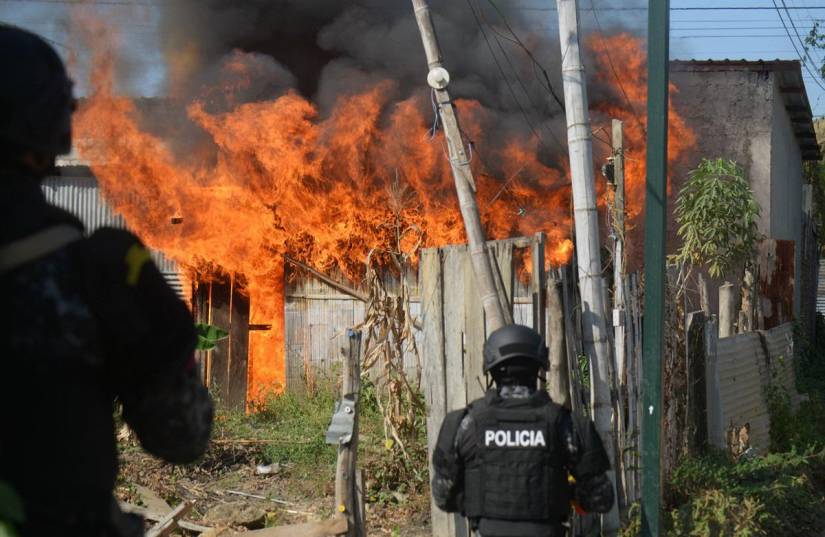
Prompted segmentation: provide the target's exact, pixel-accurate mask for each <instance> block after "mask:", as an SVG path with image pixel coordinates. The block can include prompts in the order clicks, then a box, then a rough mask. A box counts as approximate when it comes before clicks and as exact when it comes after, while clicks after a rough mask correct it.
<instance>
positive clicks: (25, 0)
mask: <svg viewBox="0 0 825 537" xmlns="http://www.w3.org/2000/svg"><path fill="white" fill-rule="evenodd" d="M0 3H3V4H12V3H14V4H65V5H72V6H88V7H91V6H96V5H104V6H148V7H162V5H163V4H160V3H153V2H145V1H137V0H136V1H134V2H131V1H128V0H92V1H86V0H0Z"/></svg>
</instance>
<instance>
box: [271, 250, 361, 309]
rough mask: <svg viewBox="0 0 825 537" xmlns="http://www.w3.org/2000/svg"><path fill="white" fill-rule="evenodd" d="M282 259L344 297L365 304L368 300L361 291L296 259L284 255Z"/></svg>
mask: <svg viewBox="0 0 825 537" xmlns="http://www.w3.org/2000/svg"><path fill="white" fill-rule="evenodd" d="M284 259H286V262H287V263H290V264H292V265H294V266H296V267H298V268H301V269H303V270H305V271H307V272H309V273H310V274H312V275H313V276H315V277H316V278H318V279H319V280H321V281H322V282H324V283H325V284H327V285H329V286H330V287H332V288H333V289H336V290H338V291H341V292H342V293H344V294H346V295H349V296H351V297H352V298H356V299H358V300H360V301H361V302H367V300H369V297H367V295H366V294H364V293H362V292H361V291H358V290H356V289H354V288H352V287H350V286H349V285H347V284H345V283H342V282H339V281H335V280H333V279H332V278H330V277H329V276H327V275H326V274H324V273H323V272H320V271H318V270H315V269H314V268H312V267H310V266H309V265H307V264H306V263H302V262H301V261H298V260H297V259H294V258H292V257H289V256H288V255H285V256H284Z"/></svg>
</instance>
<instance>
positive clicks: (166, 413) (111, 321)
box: [86, 228, 213, 463]
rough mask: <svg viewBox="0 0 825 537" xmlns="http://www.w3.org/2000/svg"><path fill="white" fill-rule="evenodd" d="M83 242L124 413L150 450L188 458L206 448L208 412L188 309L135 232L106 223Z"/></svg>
mask: <svg viewBox="0 0 825 537" xmlns="http://www.w3.org/2000/svg"><path fill="white" fill-rule="evenodd" d="M86 242H87V243H88V245H89V248H90V251H89V252H88V256H89V263H90V265H91V267H90V268H91V270H88V271H87V274H89V275H90V277H91V281H89V282H88V284H87V288H88V289H89V293H90V295H91V296H90V302H91V303H92V305H93V309H94V311H95V314H96V316H97V317H98V320H99V323H100V325H101V332H102V338H103V340H104V346H105V354H106V360H107V364H106V365H107V374H108V376H109V378H110V381H111V383H112V385H113V392H114V394H115V395H116V396H117V397H119V399H120V400H121V402H122V403H123V415H124V418H125V420H126V422H127V423H128V424H129V425H130V426H131V427H132V429H133V430H134V431H135V433H136V434H137V436H138V439H139V440H140V442H141V444H142V445H143V447H144V448H145V449H146V450H147V451H149V452H150V453H152V454H154V455H156V456H159V457H161V458H163V459H165V460H167V461H169V462H174V463H184V462H191V461H193V460H195V459H197V458H198V457H200V456H201V455H202V454H203V452H204V451H205V450H206V446H207V444H208V441H209V434H210V432H211V427H212V412H213V409H212V401H211V399H210V397H209V393H208V392H207V390H206V388H204V386H203V385H202V383H201V382H200V380H199V379H198V377H197V373H196V368H195V367H194V366H195V364H194V348H195V341H196V335H195V330H194V323H193V320H192V316H191V314H190V312H189V310H188V308H187V307H186V305H185V304H184V303H183V302H182V301H181V300H180V298H178V296H177V295H176V294H175V292H174V291H173V290H172V288H171V287H169V285H168V284H167V283H166V281H165V279H164V278H163V275H162V274H161V273H160V271H159V270H158V269H157V267H156V266H155V264H154V263H153V262H152V260H151V258H150V257H149V252H148V251H147V250H146V248H145V247H144V246H143V245H142V244H141V243H140V241H138V239H137V238H136V237H135V236H134V235H132V234H131V233H128V232H126V231H122V230H115V229H107V228H104V229H101V230H98V231H97V232H96V233H95V234H94V235H92V237H90V239H89V240H88V241H86Z"/></svg>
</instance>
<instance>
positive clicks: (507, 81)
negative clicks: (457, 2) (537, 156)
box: [467, 0, 563, 149]
mask: <svg viewBox="0 0 825 537" xmlns="http://www.w3.org/2000/svg"><path fill="white" fill-rule="evenodd" d="M467 5H468V6H469V8H470V11H472V12H473V18H474V19H475V21H476V24H477V25H478V29H479V31H480V32H481V35H482V36H483V37H484V42H485V43H486V44H487V49H488V50H489V51H490V55H491V56H492V57H493V62H494V63H495V64H496V67H497V68H498V72H499V73H500V74H501V78H502V79H503V80H504V83H505V85H506V86H507V89H508V90H509V91H510V95H511V96H512V98H513V101H514V102H515V103H516V106H518V108H519V110H520V111H521V115H522V116H523V117H524V121H525V122H526V123H527V125H528V126H529V127H530V130H531V131H532V132H533V135H534V136H535V137H536V138H537V139H538V140H539V141H540V142H541V143H542V144H543V145H545V146H546V145H547V144H546V143H545V142H544V139H543V138H542V136H541V135H540V134H539V133H538V131H537V130H536V128H535V127H534V126H533V123H532V122H531V121H530V118H529V116H528V115H527V111H526V110H525V109H524V106H523V105H522V104H521V101H520V100H519V99H518V97H517V96H516V92H515V90H514V89H513V85H512V84H511V83H510V79H509V78H508V77H507V75H506V74H505V73H504V68H503V67H502V66H501V63H500V62H499V61H498V57H497V56H496V54H495V51H494V50H493V45H492V44H491V43H490V39H489V38H488V37H487V32H485V31H484V26H483V25H482V23H481V19H480V18H479V15H478V13H476V9H475V7H474V6H473V4H472V1H471V0H467ZM505 57H506V54H505ZM508 61H509V59H508ZM510 67H511V68H513V64H512V63H510ZM513 70H514V75H515V77H516V79H518V80H519V82H521V79H520V78H519V77H518V73H516V72H515V69H514V68H513ZM522 89H525V88H524V86H523V85H522ZM525 93H526V89H525ZM527 99H528V101H529V99H530V96H529V94H527ZM530 104H532V103H530ZM550 134H551V136H552V137H553V139H554V141H555V142H556V144H557V145H558V146H559V147H563V145H562V144H561V142H560V141H559V140H558V139H556V137H555V135H554V134H553V133H552V132H550ZM548 149H549V148H548Z"/></svg>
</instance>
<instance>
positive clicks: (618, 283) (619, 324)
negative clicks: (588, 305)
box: [612, 119, 625, 386]
mask: <svg viewBox="0 0 825 537" xmlns="http://www.w3.org/2000/svg"><path fill="white" fill-rule="evenodd" d="M612 126H613V129H612V130H613V181H614V184H615V191H614V196H613V205H614V208H615V210H614V213H613V233H614V235H615V239H614V248H613V328H614V330H613V338H614V341H615V342H616V372H617V376H618V381H619V385H620V386H622V385H624V384H625V380H624V373H625V332H624V326H625V323H624V310H625V303H624V271H625V268H624V215H625V212H624V194H625V193H624V132H623V127H624V124H623V123H622V121H621V120H620V119H614V120H613V122H612Z"/></svg>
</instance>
